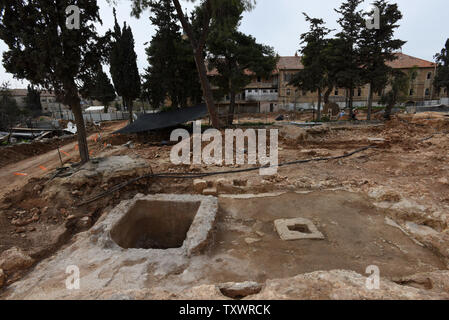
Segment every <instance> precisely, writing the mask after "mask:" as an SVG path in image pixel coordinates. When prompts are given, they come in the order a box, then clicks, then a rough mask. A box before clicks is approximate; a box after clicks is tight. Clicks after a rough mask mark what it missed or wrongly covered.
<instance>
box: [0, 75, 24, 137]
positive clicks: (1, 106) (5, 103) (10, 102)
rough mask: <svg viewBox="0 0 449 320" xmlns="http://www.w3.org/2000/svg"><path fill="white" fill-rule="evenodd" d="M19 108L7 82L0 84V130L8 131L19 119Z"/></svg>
mask: <svg viewBox="0 0 449 320" xmlns="http://www.w3.org/2000/svg"><path fill="white" fill-rule="evenodd" d="M19 116H20V110H19V107H18V105H17V102H16V100H15V99H13V98H12V96H11V92H10V90H9V83H8V82H4V83H2V85H1V86H0V130H3V131H8V130H10V128H11V127H12V126H13V125H14V123H15V122H16V121H17V120H18V119H19Z"/></svg>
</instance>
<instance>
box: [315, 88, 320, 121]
mask: <svg viewBox="0 0 449 320" xmlns="http://www.w3.org/2000/svg"><path fill="white" fill-rule="evenodd" d="M316 120H317V121H318V122H320V121H321V89H318V108H317V111H316Z"/></svg>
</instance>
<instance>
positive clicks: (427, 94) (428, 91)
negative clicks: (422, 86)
mask: <svg viewBox="0 0 449 320" xmlns="http://www.w3.org/2000/svg"><path fill="white" fill-rule="evenodd" d="M426 96H430V89H429V88H427V89H426Z"/></svg>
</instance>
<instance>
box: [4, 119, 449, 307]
mask: <svg viewBox="0 0 449 320" xmlns="http://www.w3.org/2000/svg"><path fill="white" fill-rule="evenodd" d="M276 116H277V115H273V117H276ZM297 116H298V117H300V116H301V114H300V113H298V115H297ZM302 116H304V115H302ZM246 121H247V122H248V123H254V125H253V126H254V127H258V126H260V124H258V119H257V118H254V116H251V115H248V116H247V119H246ZM124 126H126V121H121V122H120V121H119V122H112V123H110V124H108V125H107V126H103V127H102V129H101V130H102V131H101V140H100V139H98V140H95V139H93V138H96V133H94V134H92V135H91V138H90V139H89V148H90V149H91V150H93V152H94V153H93V156H92V157H91V159H90V161H89V162H87V163H85V164H83V165H79V157H77V156H76V153H75V152H73V149H74V146H75V142H68V144H66V145H65V146H64V147H62V148H61V150H64V151H65V152H66V153H68V154H71V155H70V157H69V156H64V157H63V158H62V161H63V164H62V166H61V162H60V159H59V157H58V152H57V151H50V152H48V151H47V150H46V149H44V150H43V152H42V153H40V154H37V155H35V156H32V157H28V158H25V159H23V160H19V161H14V162H11V163H10V164H6V165H4V166H3V167H2V168H1V171H0V172H1V173H0V174H1V176H2V179H1V181H2V182H1V183H2V189H1V192H2V203H1V211H0V212H1V214H0V228H1V232H0V269H1V270H0V275H1V277H0V280H1V281H0V285H1V287H2V289H1V291H0V297H1V299H148V300H154V299H157V300H159V299H170V300H178V299H179V300H202V299H207V300H209V299H213V300H215V299H217V300H239V301H241V300H259V299H261V300H272V299H276V300H278V299H280V300H284V299H301V300H303V299H305V300H308V299H313V300H315V299H319V300H321V299H324V300H327V299H447V298H449V280H448V279H449V271H448V262H449V260H448V259H449V250H448V245H449V229H448V223H449V215H448V208H449V198H448V191H449V176H448V164H447V161H446V160H447V153H448V150H449V142H448V140H447V132H448V130H449V118H448V117H445V116H440V115H438V114H436V113H427V114H416V115H398V116H397V117H395V118H394V119H392V120H391V121H389V122H372V123H359V124H354V123H339V124H333V123H329V124H323V125H321V126H302V125H301V126H300V125H294V124H291V122H290V121H288V120H284V121H277V122H274V123H273V124H270V125H268V126H265V125H264V126H263V128H268V129H275V130H278V132H279V145H278V149H279V167H278V171H277V173H276V174H274V175H260V174H259V170H254V169H257V168H258V167H257V165H252V164H247V163H246V164H242V165H239V164H233V165H227V164H225V163H223V164H214V165H205V164H201V165H196V164H190V165H188V164H181V165H176V164H173V163H171V161H170V154H171V151H172V149H173V143H166V142H161V141H163V140H165V137H164V135H166V134H167V133H166V132H163V131H162V132H154V133H148V134H144V135H142V134H120V133H115V132H117V130H119V129H120V128H123V127H124ZM247 128H248V127H247ZM223 135H224V133H223ZM92 137H93V138H92ZM191 139H193V138H191ZM203 144H205V143H204V142H203ZM234 149H235V144H234ZM245 149H246V147H245ZM13 152H14V149H13V147H8V148H5V151H3V153H4V154H11V155H13ZM17 156H19V155H16V157H17ZM244 158H245V159H247V158H248V153H247V152H246V151H245V152H244ZM39 165H42V166H44V165H45V168H46V169H47V170H45V171H44V170H41V169H40V168H39ZM18 171H20V172H26V173H28V174H27V176H20V175H14V173H15V172H18ZM73 270H75V271H76V272H75V273H74V271H73ZM75 275H76V276H78V277H79V279H78V282H75V281H72V280H73V278H71V277H72V276H75ZM377 275H378V276H379V283H378V287H377V288H372V287H371V286H370V283H371V284H375V283H376V282H375V281H374V280H373V281H374V282H373V281H372V279H373V277H374V276H377ZM75 284H77V285H78V287H76V288H73V286H75Z"/></svg>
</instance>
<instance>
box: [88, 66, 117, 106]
mask: <svg viewBox="0 0 449 320" xmlns="http://www.w3.org/2000/svg"><path fill="white" fill-rule="evenodd" d="M90 98H91V99H95V100H98V101H100V102H101V103H102V105H103V106H104V112H106V113H107V112H108V108H109V105H110V103H111V102H112V101H114V99H115V98H116V95H115V90H114V86H113V85H112V84H111V80H109V77H108V76H107V74H106V73H105V72H104V71H103V70H100V71H99V72H98V73H97V75H96V77H95V79H94V86H93V88H92V91H91V92H90Z"/></svg>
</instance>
